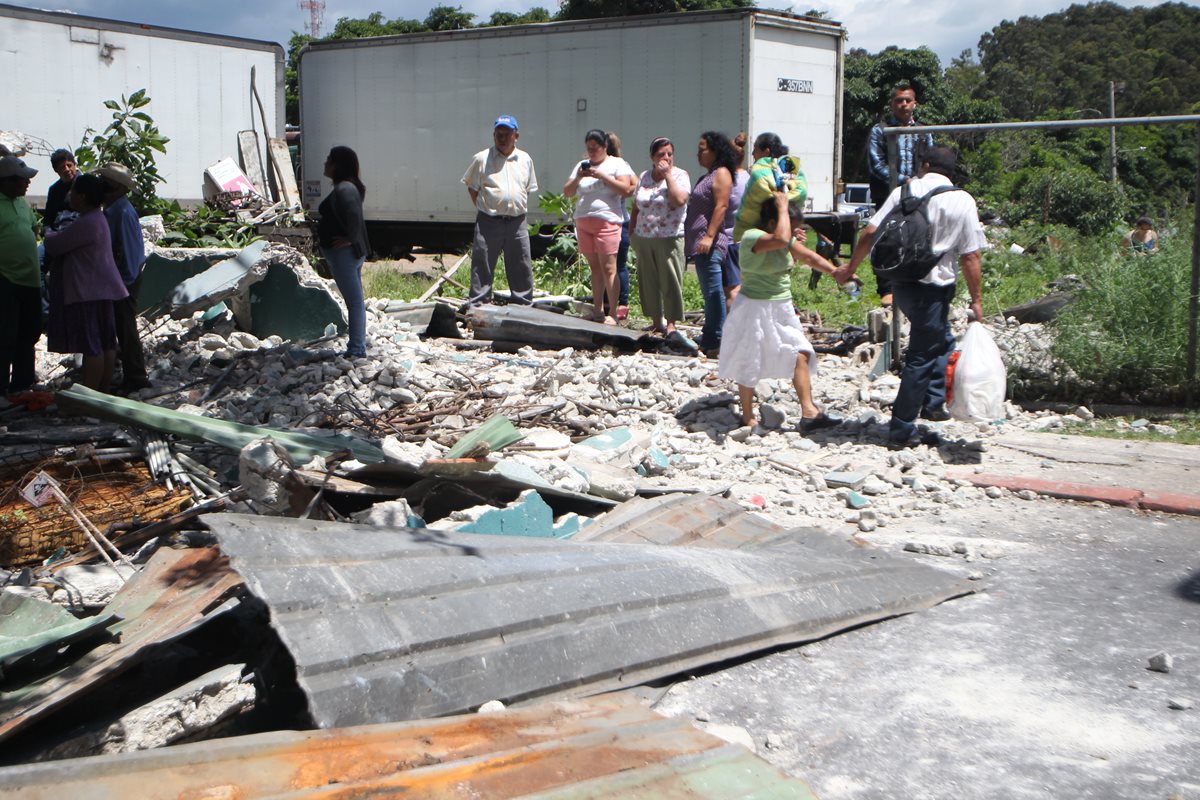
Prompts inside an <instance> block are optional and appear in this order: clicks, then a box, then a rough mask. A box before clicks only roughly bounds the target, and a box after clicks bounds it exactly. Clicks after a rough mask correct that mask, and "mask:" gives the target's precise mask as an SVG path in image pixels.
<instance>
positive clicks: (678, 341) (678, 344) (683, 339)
mask: <svg viewBox="0 0 1200 800" xmlns="http://www.w3.org/2000/svg"><path fill="white" fill-rule="evenodd" d="M664 341H665V342H666V345H667V347H670V348H671V349H672V350H680V351H682V352H685V353H688V354H689V355H695V354H696V353H699V352H700V345H698V344H696V343H695V342H693V341H692V340H691V339H689V338H688V337H687V336H686V335H684V334H683V333H682V332H681V331H678V330H674V331H671V332H670V333H668V334H667V338H666V339H665V340H664Z"/></svg>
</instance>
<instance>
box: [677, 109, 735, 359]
mask: <svg viewBox="0 0 1200 800" xmlns="http://www.w3.org/2000/svg"><path fill="white" fill-rule="evenodd" d="M696 160H697V161H699V162H700V166H701V167H703V168H704V169H705V170H706V172H705V175H704V177H703V178H701V179H700V180H699V182H698V183H697V184H696V186H695V187H694V188H693V189H692V194H691V196H690V197H689V198H688V205H687V218H686V220H685V222H684V248H685V252H686V253H687V257H688V259H689V260H691V261H693V262H695V264H696V277H697V278H698V279H699V280H700V293H701V294H702V295H703V297H704V328H703V329H702V331H701V334H700V348H701V349H702V350H704V353H705V354H706V355H707V356H709V357H710V358H712V357H715V356H716V355H717V353H718V352H719V351H720V349H721V329H722V328H723V327H724V326H725V290H724V287H723V286H722V285H721V267H722V265H723V264H724V263H725V251H726V250H727V249H728V248H729V241H730V239H729V233H728V231H727V230H726V228H725V212H726V211H727V210H728V209H729V196H730V193H731V192H732V190H733V176H734V175H735V174H736V173H737V154H736V153H735V152H734V149H733V143H732V142H730V141H729V137H728V136H726V135H725V134H723V133H718V132H717V131H705V132H704V133H702V134H700V143H699V144H698V145H697V146H696Z"/></svg>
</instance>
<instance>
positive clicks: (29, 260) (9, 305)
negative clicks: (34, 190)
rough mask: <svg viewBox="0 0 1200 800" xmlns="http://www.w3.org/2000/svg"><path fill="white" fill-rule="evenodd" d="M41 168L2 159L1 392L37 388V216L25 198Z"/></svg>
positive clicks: (11, 158) (39, 330)
mask: <svg viewBox="0 0 1200 800" xmlns="http://www.w3.org/2000/svg"><path fill="white" fill-rule="evenodd" d="M34 175H37V170H36V169H34V168H33V167H28V166H26V165H25V162H24V161H22V160H21V159H19V158H17V157H16V156H11V155H8V156H3V157H0V396H3V395H8V394H16V393H18V392H22V391H25V390H27V389H29V388H30V387H31V386H33V384H34V381H35V380H36V379H37V375H36V373H35V372H34V366H33V364H34V356H33V348H34V345H36V344H37V340H38V337H39V336H41V335H42V293H41V285H42V284H41V269H40V267H39V266H38V253H37V237H36V235H35V233H34V228H35V226H36V225H37V219H36V217H34V214H33V209H32V208H30V207H29V203H27V202H26V201H25V193H26V192H27V191H29V182H30V180H31V179H32V178H33V176H34Z"/></svg>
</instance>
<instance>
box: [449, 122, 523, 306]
mask: <svg viewBox="0 0 1200 800" xmlns="http://www.w3.org/2000/svg"><path fill="white" fill-rule="evenodd" d="M520 136H521V134H520V131H519V129H518V128H517V118H516V117H514V116H512V115H510V114H504V115H502V116H500V117H497V118H496V123H495V125H493V126H492V140H493V141H494V142H495V144H494V145H493V146H492V147H489V148H488V149H487V150H482V151H480V152H478V153H476V154H475V157H474V158H473V159H471V166H470V167H468V168H467V172H466V174H465V175H463V178H462V182H463V183H464V184H466V186H467V191H468V192H469V193H470V194H471V203H472V204H473V205H474V206H475V209H476V211H477V213H476V215H475V244H474V246H473V247H472V249H471V289H470V295H469V297H468V298H467V302H468V303H470V304H471V305H473V306H476V305H480V304H481V303H487V302H490V301H491V299H492V278H493V276H494V275H495V272H496V261H497V259H499V257H500V254H501V253H503V254H504V272H505V274H506V275H507V276H508V288H509V290H510V291H511V292H512V302H513V303H517V304H520V305H529V304H531V303H532V302H533V260H532V259H531V258H530V255H529V229H528V228H527V227H526V225H525V213H526V211H527V210H528V206H529V194H530V193H531V192H536V191H537V189H538V185H537V175H536V174H535V173H534V169H533V159H531V158H530V157H529V154H528V153H526V152H525V151H524V150H518V149H517V139H519V138H520Z"/></svg>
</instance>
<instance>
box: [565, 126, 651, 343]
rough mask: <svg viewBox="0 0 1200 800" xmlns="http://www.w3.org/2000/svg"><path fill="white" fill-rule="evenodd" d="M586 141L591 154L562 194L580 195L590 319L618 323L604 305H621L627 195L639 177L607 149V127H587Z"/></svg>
mask: <svg viewBox="0 0 1200 800" xmlns="http://www.w3.org/2000/svg"><path fill="white" fill-rule="evenodd" d="M583 143H584V146H585V147H586V148H587V158H586V159H585V160H583V161H581V162H579V163H578V164H576V165H575V168H574V169H573V170H571V177H570V178H569V179H567V184H566V185H565V186H564V187H563V194H564V195H566V196H567V197H574V196H576V195H578V196H579V202H577V203H576V204H575V236H576V238H577V239H578V240H579V252H580V253H581V254H582V255H583V257H584V258H586V259H587V262H588V267H590V268H591V272H592V309H593V311H592V320H593V321H595V322H603V323H605V324H607V325H616V324H617V321H616V320H615V319H614V318H613V317H612V316H610V315H607V314H605V313H604V307H605V305H606V304H607V305H608V307H609V308H612V309H615V308H617V306H619V305H620V304H621V301H620V284H619V282H618V281H617V251H619V250H620V249H621V224H622V223H623V222H624V221H625V198H627V197H629V195H631V194H633V187H634V185H635V184H636V183H637V176H636V175H634V174H633V170H632V169H630V168H629V164H627V163H626V162H625V159H623V158H620V157H619V156H610V155H609V154H608V134H606V133H605V132H604V131H602V130H590V131H588V132H587V134H586V135H585V136H584V139H583Z"/></svg>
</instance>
